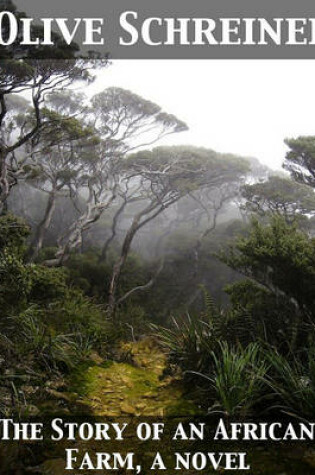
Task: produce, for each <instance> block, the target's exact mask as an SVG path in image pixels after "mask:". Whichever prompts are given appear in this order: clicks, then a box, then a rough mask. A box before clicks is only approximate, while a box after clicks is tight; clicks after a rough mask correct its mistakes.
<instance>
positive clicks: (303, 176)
mask: <svg viewBox="0 0 315 475" xmlns="http://www.w3.org/2000/svg"><path fill="white" fill-rule="evenodd" d="M285 143H286V145H287V146H288V147H289V151H288V152H287V154H286V160H285V162H284V165H283V166H284V168H285V169H286V170H288V171H289V172H290V173H291V176H292V177H293V178H294V179H295V180H297V181H298V182H300V183H304V184H306V185H309V186H311V187H312V188H314V187H315V137H314V136H301V137H297V138H296V139H286V140H285Z"/></svg>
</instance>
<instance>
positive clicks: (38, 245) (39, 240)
mask: <svg viewBox="0 0 315 475" xmlns="http://www.w3.org/2000/svg"><path fill="white" fill-rule="evenodd" d="M55 208H56V192H55V190H52V192H51V193H49V197H48V201H47V205H46V210H45V214H44V218H43V219H42V221H41V222H40V223H39V225H38V227H37V229H36V233H35V237H34V239H33V242H32V244H31V261H34V260H36V259H37V258H38V255H39V252H40V251H41V249H42V247H43V243H44V238H45V235H46V232H47V230H48V228H49V226H50V223H51V220H52V217H53V214H54V211H55Z"/></svg>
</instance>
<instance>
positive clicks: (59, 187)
mask: <svg viewBox="0 0 315 475" xmlns="http://www.w3.org/2000/svg"><path fill="white" fill-rule="evenodd" d="M46 104H47V105H48V106H50V108H49V109H45V110H44V111H43V113H42V114H43V117H44V118H45V119H47V120H46V121H45V126H44V125H43V126H42V127H41V129H40V131H39V132H38V133H37V134H36V135H35V136H34V137H33V138H32V140H31V141H30V144H29V146H28V151H29V154H26V159H25V165H24V167H23V173H24V176H25V179H26V180H28V181H29V182H30V183H31V184H32V186H34V187H35V188H37V189H39V190H41V191H42V192H43V193H45V194H46V195H47V196H48V199H47V204H46V208H45V212H44V216H43V218H42V220H41V221H40V223H39V224H38V226H37V227H36V230H35V236H34V239H33V242H32V244H31V250H32V253H31V257H32V259H36V258H37V257H38V253H39V251H40V250H41V248H42V246H43V241H44V237H45V234H46V231H47V229H48V227H49V225H50V223H51V220H52V217H53V213H54V210H55V206H56V200H57V198H58V196H61V195H63V196H69V197H70V198H73V197H74V196H75V194H76V190H77V187H78V182H81V181H82V176H83V175H84V173H85V172H86V170H87V169H88V164H89V162H90V161H91V160H92V159H93V157H94V154H95V153H97V146H98V145H99V139H98V137H97V136H96V134H95V131H94V130H93V129H92V128H91V127H86V126H84V124H83V123H82V122H81V121H80V120H79V119H78V118H75V117H73V116H74V115H77V116H78V114H79V113H80V112H81V111H82V104H84V97H82V96H81V95H79V94H74V93H71V92H69V91H63V92H59V93H56V92H55V93H53V94H51V95H50V96H48V99H47V100H46Z"/></svg>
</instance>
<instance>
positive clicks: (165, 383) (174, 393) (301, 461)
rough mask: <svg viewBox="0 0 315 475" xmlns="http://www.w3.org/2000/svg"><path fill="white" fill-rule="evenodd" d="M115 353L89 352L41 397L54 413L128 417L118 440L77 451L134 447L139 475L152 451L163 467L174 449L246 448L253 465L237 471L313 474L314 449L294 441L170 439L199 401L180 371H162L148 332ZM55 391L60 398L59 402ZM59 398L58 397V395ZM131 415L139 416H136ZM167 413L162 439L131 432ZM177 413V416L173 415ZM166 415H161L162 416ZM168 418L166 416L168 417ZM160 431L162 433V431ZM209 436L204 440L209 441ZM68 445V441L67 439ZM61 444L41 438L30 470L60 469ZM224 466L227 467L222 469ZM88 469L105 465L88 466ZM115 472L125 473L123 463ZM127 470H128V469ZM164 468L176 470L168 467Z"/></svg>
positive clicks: (61, 472)
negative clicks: (115, 356)
mask: <svg viewBox="0 0 315 475" xmlns="http://www.w3.org/2000/svg"><path fill="white" fill-rule="evenodd" d="M120 359H121V360H122V361H123V362H112V361H103V360H102V359H101V358H99V357H98V356H97V355H94V356H93V357H92V358H91V359H90V360H89V361H87V362H86V363H84V364H82V365H81V366H80V367H79V368H78V369H77V370H76V371H75V373H73V374H72V375H71V376H70V378H69V381H67V382H66V385H65V388H66V389H67V392H60V391H52V392H51V395H52V399H53V400H54V402H53V401H48V402H46V407H50V409H51V407H52V404H55V409H56V413H58V411H60V410H61V408H62V407H63V410H64V411H66V412H67V414H68V415H70V416H73V417H74V418H75V419H77V418H79V415H80V416H81V417H83V419H84V418H85V417H89V418H90V417H91V418H92V419H93V420H97V421H102V422H107V421H113V422H117V421H119V422H123V421H124V422H128V424H129V425H128V430H129V429H130V431H129V432H127V434H125V438H124V441H123V444H122V445H121V444H120V445H119V444H118V445H117V442H114V441H113V442H112V441H108V442H104V441H102V442H95V441H93V440H92V441H89V442H82V441H78V442H76V443H75V445H74V446H75V447H76V448H78V449H79V450H80V451H82V452H83V451H88V452H89V454H91V455H92V456H93V454H94V453H96V452H104V451H105V452H108V453H112V452H115V451H116V452H120V453H122V454H124V453H127V452H134V453H135V454H137V455H136V456H137V460H138V461H139V462H140V463H141V465H142V471H141V475H150V474H152V473H155V472H154V471H152V470H150V462H151V463H152V460H153V457H154V454H155V453H156V452H157V451H160V452H161V453H162V454H163V458H164V461H165V463H166V465H167V467H174V463H173V453H174V452H175V451H177V452H186V451H189V452H199V451H202V452H204V453H206V452H208V451H210V452H211V451H215V452H220V451H247V452H248V462H249V463H250V464H251V466H252V470H250V471H246V472H242V471H238V472H237V473H247V474H248V473H252V474H255V475H312V474H315V462H314V460H315V451H314V450H313V449H312V448H310V447H303V446H302V447H301V446H297V445H295V444H293V445H292V446H291V447H290V446H289V445H288V444H275V445H270V444H269V445H267V446H266V445H265V446H262V445H254V446H250V447H248V445H247V446H246V447H235V446H232V445H231V446H230V444H225V445H224V446H223V447H222V446H221V447H219V446H218V445H217V444H216V445H215V446H214V445H213V444H212V443H206V441H205V442H204V443H191V442H190V443H187V442H186V443H183V442H181V441H176V442H174V441H172V440H171V438H170V437H169V433H174V432H172V430H173V429H171V427H172V425H173V428H174V427H175V426H176V424H177V423H178V421H180V420H181V417H183V416H186V417H187V416H188V417H190V416H193V415H196V414H198V412H199V409H198V407H197V406H196V405H195V404H194V403H193V402H192V401H191V400H189V399H188V398H187V397H186V395H185V392H184V388H183V385H182V381H181V379H180V376H177V377H176V376H174V375H173V376H166V377H164V370H165V367H166V365H167V355H166V354H165V353H164V352H163V351H162V350H161V349H160V348H159V346H158V345H157V344H156V342H155V341H154V340H153V339H150V338H147V339H145V340H143V341H140V342H137V343H126V344H123V345H122V347H121V348H120ZM58 397H59V398H60V400H61V401H62V404H61V405H58ZM59 402H60V401H59ZM135 416H139V418H138V417H135ZM164 416H166V417H167V416H168V419H167V421H168V422H167V424H166V426H167V427H168V433H167V434H164V435H163V440H162V441H161V442H154V441H148V442H145V443H144V442H141V441H139V440H138V439H137V438H136V437H135V427H136V425H137V423H139V421H143V420H146V421H151V422H156V421H159V420H162V419H161V418H162V417H164ZM175 416H176V417H175ZM165 420H166V419H163V421H165ZM170 421H171V422H170ZM164 436H165V437H164ZM208 442H209V441H208ZM68 445H69V443H68ZM66 447H67V443H65V444H63V443H62V444H61V443H58V444H53V443H50V444H46V445H45V447H44V450H43V453H42V455H43V457H44V460H45V461H44V462H43V463H42V464H41V465H40V466H39V467H38V472H37V471H36V469H35V470H34V469H32V471H33V472H34V473H40V474H43V475H65V474H67V473H69V471H66V470H65V468H64V467H65V457H64V449H65V448H66ZM223 472H224V473H225V471H224V470H223V469H219V470H218V471H216V472H215V471H214V470H211V469H208V470H207V471H206V472H202V473H207V474H208V475H210V474H212V473H213V474H214V473H223ZM227 472H229V471H227ZM89 473H91V474H94V473H95V474H97V473H105V471H102V472H99V471H96V470H95V471H94V470H92V471H89ZM118 473H121V474H123V473H127V471H126V470H125V469H122V470H119V471H118ZM128 473H131V472H128ZM167 473H177V472H174V471H173V470H169V471H168V472H167ZM179 473H182V475H188V474H189V475H196V473H201V472H197V471H195V470H193V469H192V470H189V471H188V472H187V471H185V470H182V471H180V472H179Z"/></svg>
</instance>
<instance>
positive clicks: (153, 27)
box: [14, 0, 315, 59]
mask: <svg viewBox="0 0 315 475" xmlns="http://www.w3.org/2000/svg"><path fill="white" fill-rule="evenodd" d="M14 3H15V4H16V5H17V7H18V9H19V10H23V11H25V12H26V14H27V15H28V16H30V17H34V18H37V19H40V18H47V17H51V18H69V20H72V22H71V21H69V25H71V27H73V25H74V19H75V18H98V19H100V18H101V19H103V25H102V29H101V33H100V34H98V33H95V36H94V38H95V39H98V40H99V39H100V38H101V37H102V38H103V39H104V44H103V45H93V46H91V45H88V46H83V43H84V41H85V34H86V33H85V29H84V24H82V23H81V24H80V25H79V26H78V29H77V34H76V36H75V41H76V42H77V43H78V44H79V45H80V46H81V47H82V50H83V51H87V50H91V49H93V50H95V51H97V52H98V54H99V55H100V56H104V55H105V54H107V53H109V55H110V57H111V58H114V59H177V58H178V59H254V58H256V59H289V58H292V59H313V58H315V2H314V0H299V1H298V2H297V1H296V0H277V1H275V0H265V1H263V2H262V1H261V0H260V1H258V0H233V1H232V0H229V1H227V0H193V1H192V0H189V1H187V0H160V1H159V2H153V1H150V0H88V1H87V0H54V1H51V0H15V2H14ZM124 12H134V13H130V14H128V15H127V16H126V21H127V22H128V25H127V26H126V24H125V27H124V25H123V24H122V23H121V15H122V14H124ZM152 18H154V20H152ZM148 19H151V20H148ZM183 19H184V20H183ZM214 25H215V27H214ZM94 26H95V27H96V26H100V24H99V23H97V24H95V25H94ZM179 26H181V27H182V34H181V35H180V34H179V33H178V32H175V33H174V32H173V28H174V27H175V28H179ZM54 29H55V30H56V31H58V29H57V27H56V25H54ZM148 40H149V41H150V42H151V43H156V44H154V45H153V44H150V45H149V44H146V42H148ZM122 41H123V42H124V43H133V42H134V44H130V45H129V44H128V45H127V44H121V42H122ZM172 42H174V44H171V43H172ZM203 42H204V43H205V44H202V43H203ZM237 43H240V44H237Z"/></svg>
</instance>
